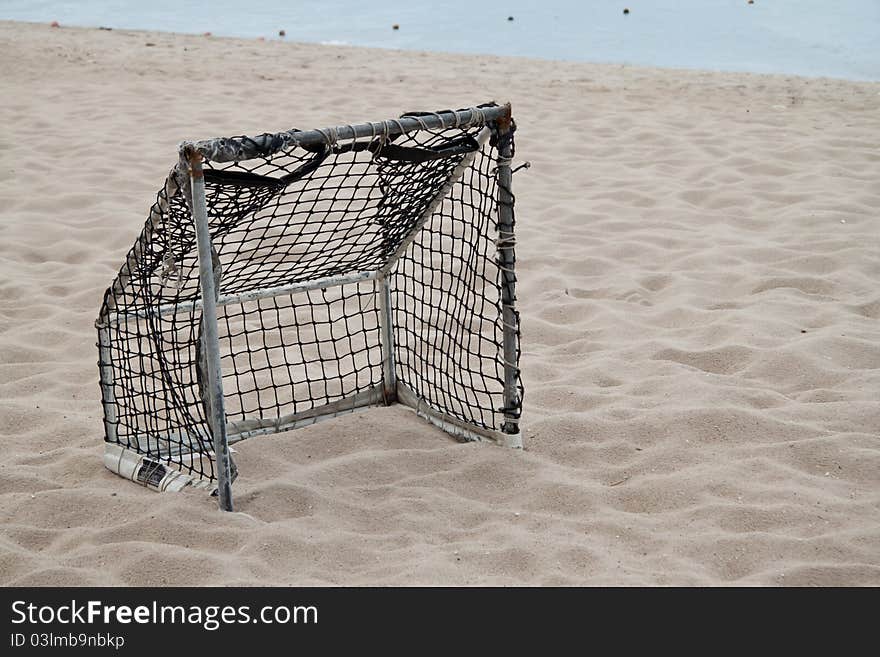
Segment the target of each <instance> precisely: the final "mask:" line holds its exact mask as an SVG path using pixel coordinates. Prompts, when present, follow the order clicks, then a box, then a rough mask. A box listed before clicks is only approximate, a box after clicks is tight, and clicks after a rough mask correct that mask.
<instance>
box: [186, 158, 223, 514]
mask: <svg viewBox="0 0 880 657" xmlns="http://www.w3.org/2000/svg"><path fill="white" fill-rule="evenodd" d="M185 155H186V159H187V161H188V163H189V175H190V182H191V186H192V215H193V222H194V223H195V229H196V240H197V242H198V250H199V279H200V283H201V291H202V349H203V351H204V354H205V362H206V365H207V367H206V369H207V378H208V385H207V397H208V399H207V401H208V404H207V406H208V422H209V424H210V427H211V434H212V435H213V437H214V458H215V462H216V474H217V497H218V500H219V505H220V509H221V510H223V511H232V482H231V474H230V461H229V443H228V440H227V437H226V410H225V408H224V405H223V373H222V370H221V369H220V340H219V338H218V335H217V291H216V289H215V285H214V262H213V257H212V255H211V252H212V248H211V230H210V226H209V224H208V207H207V203H206V201H205V175H204V171H203V169H202V156H201V154H199V153H198V151H196V150H195V149H193V148H190V147H187V148H186V150H185Z"/></svg>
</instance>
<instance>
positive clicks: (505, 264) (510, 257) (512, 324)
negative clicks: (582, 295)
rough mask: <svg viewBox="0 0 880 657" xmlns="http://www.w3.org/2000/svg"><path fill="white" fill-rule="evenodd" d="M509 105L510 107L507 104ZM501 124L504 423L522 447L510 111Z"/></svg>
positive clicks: (498, 170) (509, 443)
mask: <svg viewBox="0 0 880 657" xmlns="http://www.w3.org/2000/svg"><path fill="white" fill-rule="evenodd" d="M508 107H509V106H508ZM497 126H498V166H497V168H496V173H495V175H496V177H497V184H498V240H497V242H496V248H497V251H498V268H499V270H500V271H499V276H500V279H501V313H502V316H501V319H502V322H503V334H502V335H503V340H502V353H503V357H504V408H503V412H504V425H503V427H502V433H504V434H506V435H507V436H508V438H507V439H506V441H505V444H506V445H507V446H509V447H518V448H521V447H522V446H523V444H522V435H521V434H520V430H519V416H520V410H519V409H520V405H521V400H520V391H519V376H520V370H519V313H518V312H517V310H516V234H515V232H514V207H513V206H514V196H513V172H512V171H511V168H510V163H511V160H512V158H513V119H512V118H511V116H510V114H508V115H507V116H506V117H502V118H500V119H498V121H497Z"/></svg>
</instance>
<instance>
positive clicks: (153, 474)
mask: <svg viewBox="0 0 880 657" xmlns="http://www.w3.org/2000/svg"><path fill="white" fill-rule="evenodd" d="M104 465H105V466H106V467H107V469H108V470H110V471H111V472H113V473H115V474H118V475H119V476H120V477H123V478H124V479H129V480H131V481H133V482H135V483H138V484H140V485H141V486H145V487H147V488H152V489H153V490H158V491H166V490H167V491H172V492H178V491H180V490H183V489H184V488H186V487H187V486H192V487H193V488H202V489H210V488H214V485H213V482H211V481H208V480H207V479H200V478H198V477H193V476H192V475H188V474H184V473H183V472H180V471H179V470H175V469H174V468H172V467H170V466H168V465H167V464H166V463H160V462H159V461H156V460H155V459H153V458H151V457H149V456H145V455H143V454H138V453H137V452H135V451H132V450H130V449H126V448H125V447H123V446H122V445H116V444H114V443H104Z"/></svg>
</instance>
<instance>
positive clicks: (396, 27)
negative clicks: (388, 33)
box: [391, 23, 400, 30]
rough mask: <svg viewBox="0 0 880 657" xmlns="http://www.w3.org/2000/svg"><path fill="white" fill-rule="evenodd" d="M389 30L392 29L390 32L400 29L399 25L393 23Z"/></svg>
mask: <svg viewBox="0 0 880 657" xmlns="http://www.w3.org/2000/svg"><path fill="white" fill-rule="evenodd" d="M391 29H392V30H399V29H400V25H398V24H397V23H395V24H394V25H392V26H391Z"/></svg>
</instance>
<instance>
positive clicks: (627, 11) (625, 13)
mask: <svg viewBox="0 0 880 657" xmlns="http://www.w3.org/2000/svg"><path fill="white" fill-rule="evenodd" d="M628 13H629V7H624V8H623V15H624V16H626V15H627V14H628Z"/></svg>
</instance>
